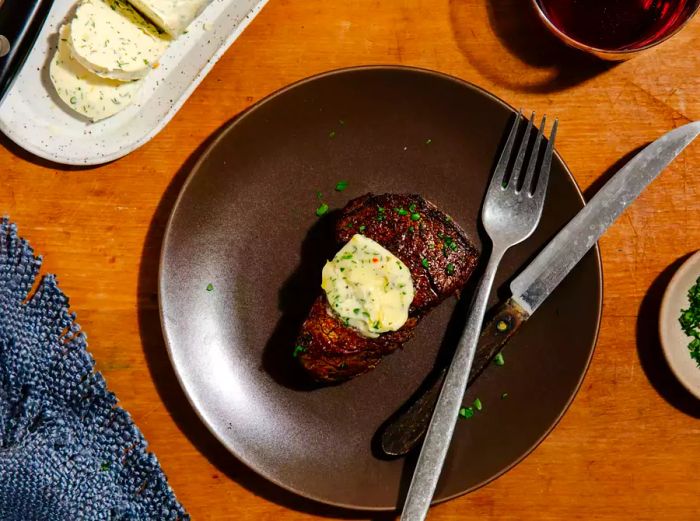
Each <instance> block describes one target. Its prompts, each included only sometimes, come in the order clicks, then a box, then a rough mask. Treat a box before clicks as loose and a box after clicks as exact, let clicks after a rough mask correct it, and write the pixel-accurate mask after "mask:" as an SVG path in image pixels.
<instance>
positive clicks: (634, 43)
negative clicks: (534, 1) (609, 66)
mask: <svg viewBox="0 0 700 521" xmlns="http://www.w3.org/2000/svg"><path fill="white" fill-rule="evenodd" d="M697 1H698V0H538V2H539V3H540V5H541V7H542V10H543V11H544V12H545V14H546V15H547V17H548V18H549V19H550V21H551V22H552V23H553V24H554V25H555V26H556V27H557V28H558V29H559V30H560V31H562V32H563V33H565V34H566V35H567V36H569V37H571V38H573V39H574V40H577V41H579V42H581V43H583V44H586V45H589V46H591V47H596V48H599V49H607V50H624V49H637V48H640V47H644V46H645V45H648V44H650V43H653V42H654V41H657V40H659V39H661V38H663V37H664V36H666V35H668V34H669V33H671V32H673V31H674V30H675V29H677V28H678V27H679V26H680V25H681V24H682V23H683V22H684V21H685V20H686V19H687V18H688V16H689V15H690V14H691V13H692V11H693V8H694V7H695V5H696V4H697Z"/></svg>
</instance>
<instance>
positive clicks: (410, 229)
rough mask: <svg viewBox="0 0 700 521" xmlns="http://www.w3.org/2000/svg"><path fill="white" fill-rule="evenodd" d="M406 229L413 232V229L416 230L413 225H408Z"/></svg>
mask: <svg viewBox="0 0 700 521" xmlns="http://www.w3.org/2000/svg"><path fill="white" fill-rule="evenodd" d="M408 231H409V232H411V233H413V232H414V231H416V229H415V228H414V227H413V226H409V227H408Z"/></svg>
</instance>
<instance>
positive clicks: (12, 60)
mask: <svg viewBox="0 0 700 521" xmlns="http://www.w3.org/2000/svg"><path fill="white" fill-rule="evenodd" d="M52 4H53V0H0V103H2V100H3V99H4V97H5V95H6V94H7V92H8V91H9V90H10V87H11V86H12V84H13V82H14V80H15V78H16V77H17V75H18V74H19V71H20V70H21V69H22V65H24V61H25V60H26V58H27V56H29V53H30V52H31V50H32V48H33V47H34V42H35V41H36V39H37V36H39V33H40V32H41V28H42V27H43V26H44V22H45V21H46V17H47V16H48V14H49V11H50V10H51V6H52Z"/></svg>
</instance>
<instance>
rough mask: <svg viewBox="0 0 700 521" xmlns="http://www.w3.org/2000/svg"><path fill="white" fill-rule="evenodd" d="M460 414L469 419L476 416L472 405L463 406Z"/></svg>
mask: <svg viewBox="0 0 700 521" xmlns="http://www.w3.org/2000/svg"><path fill="white" fill-rule="evenodd" d="M459 415H460V416H461V417H462V418H466V419H469V418H471V417H472V416H474V409H472V408H471V407H462V408H461V409H460V410H459Z"/></svg>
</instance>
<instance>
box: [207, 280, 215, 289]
mask: <svg viewBox="0 0 700 521" xmlns="http://www.w3.org/2000/svg"><path fill="white" fill-rule="evenodd" d="M207 291H214V284H212V283H211V282H210V283H209V284H207Z"/></svg>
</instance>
